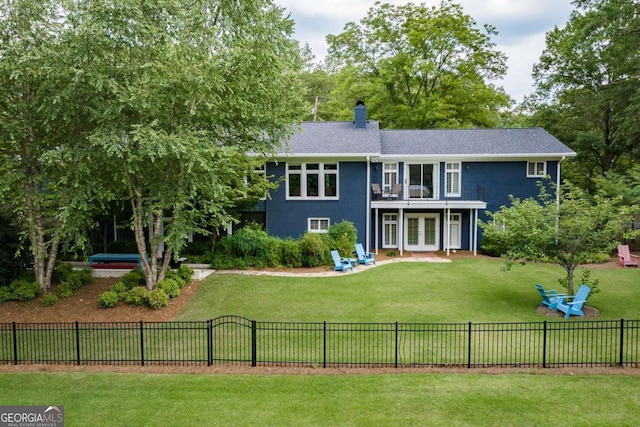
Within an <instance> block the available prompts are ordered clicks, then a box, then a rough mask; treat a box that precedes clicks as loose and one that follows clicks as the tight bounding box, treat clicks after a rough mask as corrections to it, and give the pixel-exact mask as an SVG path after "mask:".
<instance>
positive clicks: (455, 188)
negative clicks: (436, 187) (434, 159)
mask: <svg viewBox="0 0 640 427" xmlns="http://www.w3.org/2000/svg"><path fill="white" fill-rule="evenodd" d="M445 170H446V172H445V178H444V180H445V188H446V193H447V194H446V195H447V197H460V163H447V164H446V165H445Z"/></svg>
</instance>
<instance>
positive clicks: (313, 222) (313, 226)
mask: <svg viewBox="0 0 640 427" xmlns="http://www.w3.org/2000/svg"><path fill="white" fill-rule="evenodd" d="M308 230H309V232H310V233H328V232H329V218H309V227H308Z"/></svg>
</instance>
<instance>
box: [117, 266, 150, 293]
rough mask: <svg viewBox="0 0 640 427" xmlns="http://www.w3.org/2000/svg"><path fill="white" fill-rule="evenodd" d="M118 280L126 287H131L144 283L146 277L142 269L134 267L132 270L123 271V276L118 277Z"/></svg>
mask: <svg viewBox="0 0 640 427" xmlns="http://www.w3.org/2000/svg"><path fill="white" fill-rule="evenodd" d="M120 281H121V282H122V283H124V285H125V286H126V287H127V289H133V288H135V287H136V286H140V285H144V284H145V282H146V279H145V277H144V273H143V272H142V270H140V269H139V268H134V269H133V270H131V271H129V272H127V273H125V274H124V276H122V277H121V278H120Z"/></svg>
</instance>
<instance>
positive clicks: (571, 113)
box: [534, 0, 640, 192]
mask: <svg viewBox="0 0 640 427" xmlns="http://www.w3.org/2000/svg"><path fill="white" fill-rule="evenodd" d="M573 4H574V5H575V7H576V10H575V11H574V12H573V13H572V15H571V18H570V20H569V22H568V23H567V25H566V26H565V27H564V28H555V29H554V30H553V31H551V32H549V33H548V34H547V40H546V48H545V50H544V52H543V54H542V56H541V58H540V61H539V63H538V64H536V66H535V68H534V78H535V81H536V84H537V92H536V98H537V105H536V107H535V109H536V110H537V112H536V114H535V116H534V119H535V120H536V121H537V122H538V123H540V124H543V125H544V126H545V128H547V129H548V130H550V131H551V132H553V133H554V135H556V136H557V137H559V138H560V139H561V140H562V141H564V142H565V143H567V144H568V145H569V146H570V147H571V148H573V149H574V150H575V151H576V152H577V153H578V157H577V159H576V160H575V161H572V162H571V166H570V168H569V170H568V172H569V174H570V176H571V179H572V180H573V181H575V182H576V183H577V184H579V185H581V186H583V187H584V188H587V189H589V190H590V191H591V192H594V191H595V188H596V184H595V181H594V179H595V178H597V177H602V176H606V175H607V174H608V173H609V172H617V173H623V172H624V170H626V169H627V168H628V167H629V166H630V165H631V164H633V163H634V162H637V161H638V160H640V124H639V123H640V121H639V120H638V118H639V117H640V44H639V43H638V37H640V3H638V2H637V1H635V0H576V1H574V2H573Z"/></svg>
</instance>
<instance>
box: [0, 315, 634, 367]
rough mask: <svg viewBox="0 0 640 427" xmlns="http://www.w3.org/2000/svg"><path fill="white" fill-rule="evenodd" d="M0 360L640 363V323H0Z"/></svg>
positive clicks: (294, 363)
mask: <svg viewBox="0 0 640 427" xmlns="http://www.w3.org/2000/svg"><path fill="white" fill-rule="evenodd" d="M0 363H4V364H16V365H17V364H27V363H31V364H33V363H44V364H47V363H49V364H74V365H206V366H212V365H249V366H299V367H321V368H327V367H466V368H476V367H542V368H554V367H567V366H581V367H590V366H594V367H597V366H627V367H638V364H639V363H640V321H638V320H623V319H621V320H598V321H592V320H582V319H579V320H578V319H576V320H571V321H543V322H522V323H472V322H469V323H399V322H392V323H340V322H263V321H256V320H250V319H246V318H244V317H240V316H222V317H217V318H215V319H210V320H206V321H184V322H143V321H140V322H66V323H17V322H11V323H0Z"/></svg>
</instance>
